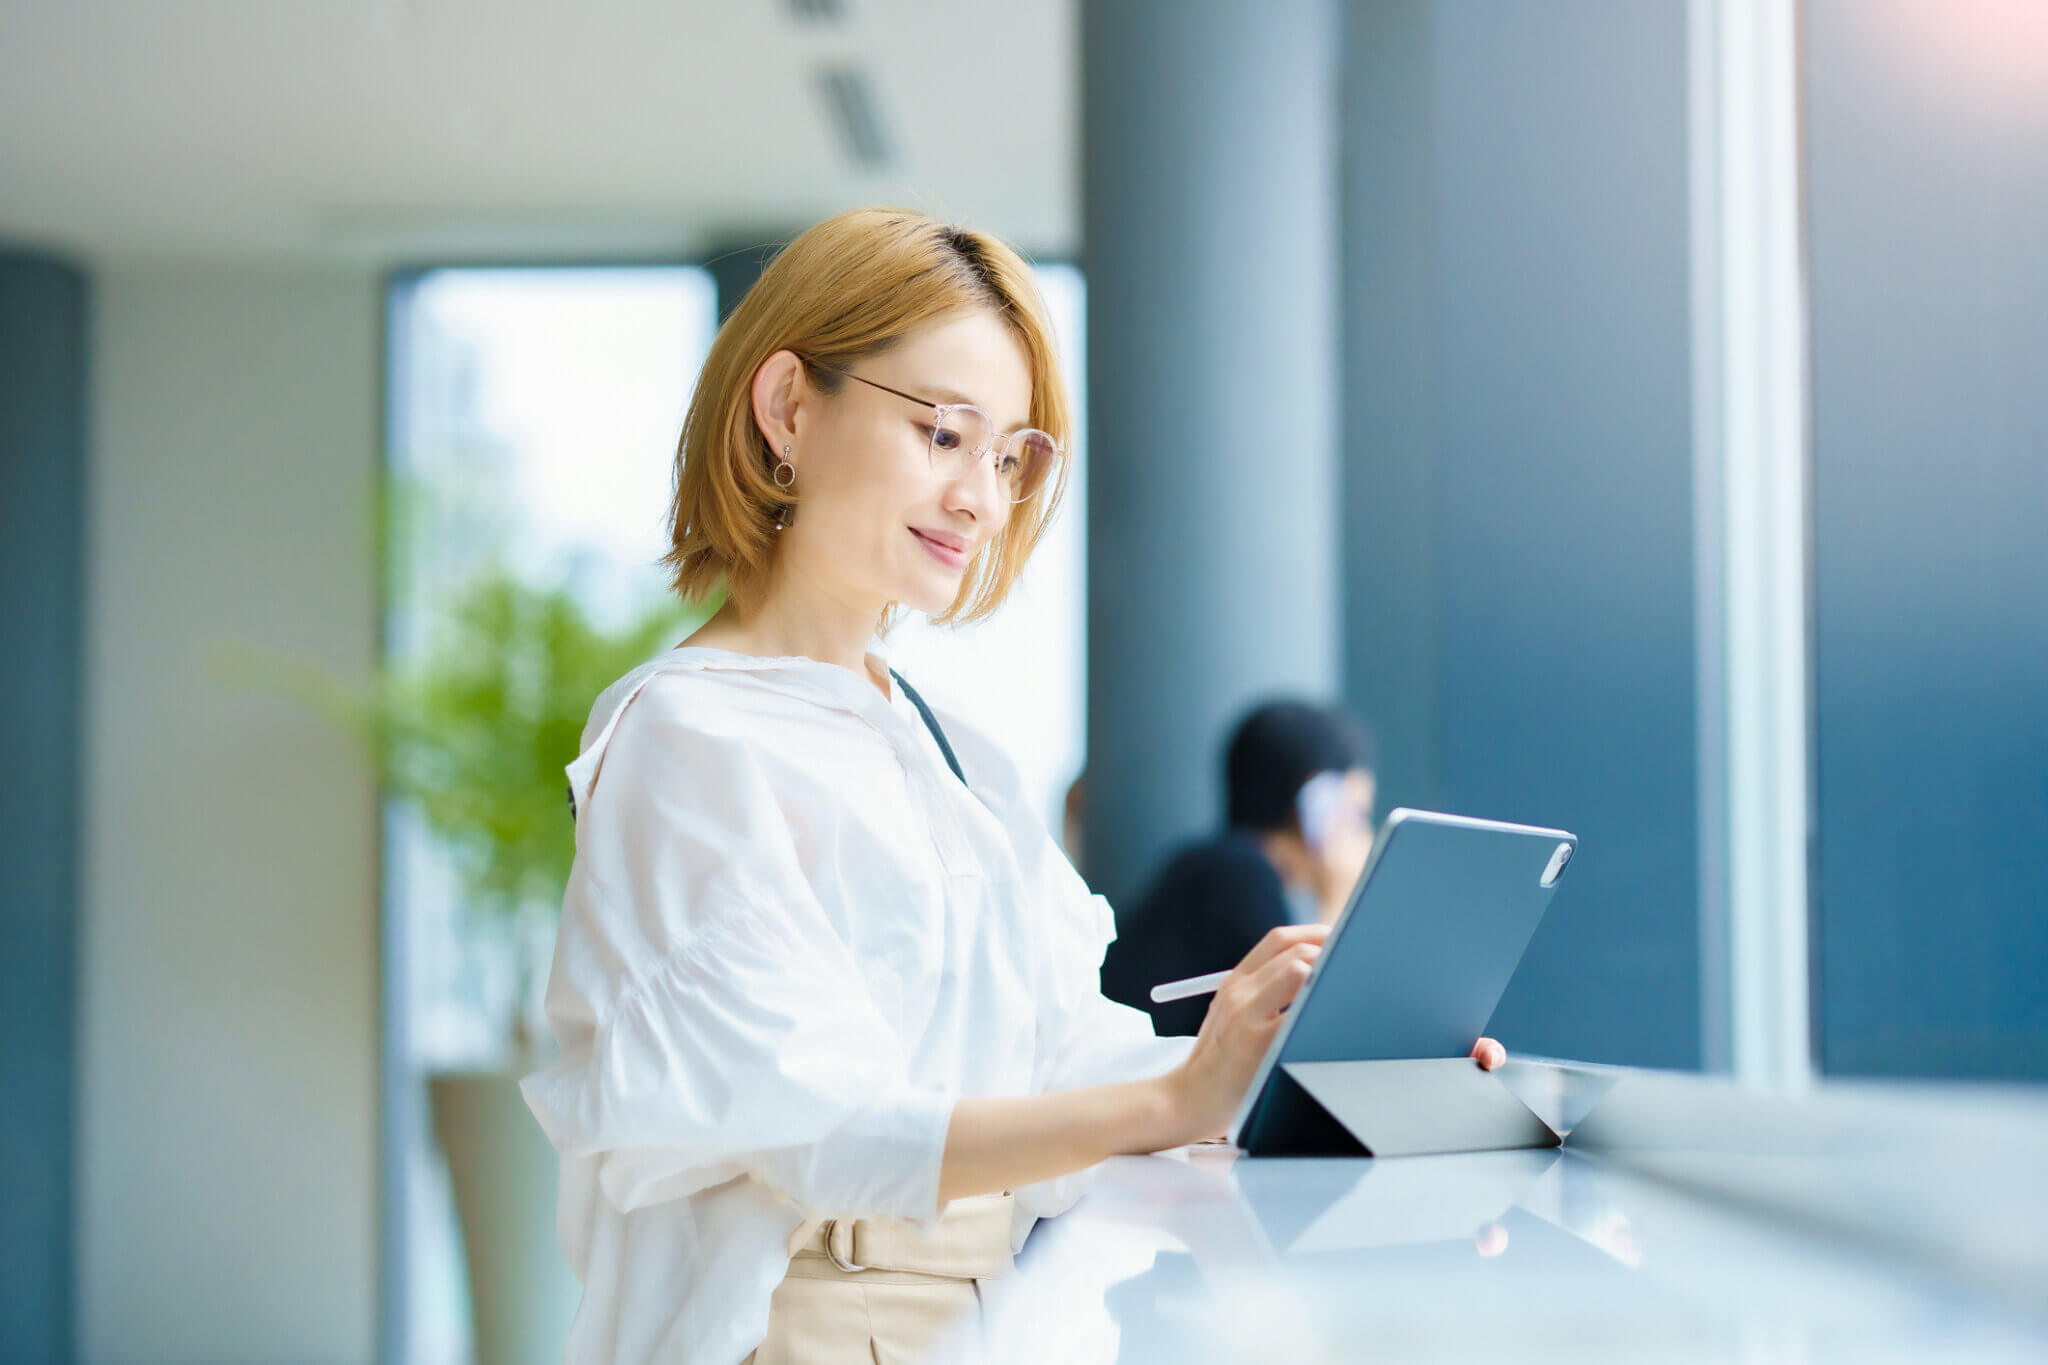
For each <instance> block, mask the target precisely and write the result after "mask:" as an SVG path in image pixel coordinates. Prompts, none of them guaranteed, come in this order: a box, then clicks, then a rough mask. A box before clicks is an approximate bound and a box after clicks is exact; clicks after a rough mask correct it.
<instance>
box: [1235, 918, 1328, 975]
mask: <svg viewBox="0 0 2048 1365" xmlns="http://www.w3.org/2000/svg"><path fill="white" fill-rule="evenodd" d="M1329 936H1330V926H1329V925H1327V924H1283V925H1281V926H1279V927H1278V928H1276V929H1269V930H1267V931H1266V934H1265V936H1264V937H1262V938H1261V939H1260V940H1259V941H1258V942H1257V943H1254V944H1253V945H1252V950H1251V951H1250V952H1248V953H1246V954H1245V955H1244V961H1242V962H1240V963H1238V964H1237V970H1239V971H1241V972H1256V971H1257V970H1258V969H1259V968H1261V967H1263V966H1265V965H1266V964H1267V963H1268V962H1271V961H1272V960H1273V959H1274V958H1276V957H1278V956H1279V955H1280V954H1281V953H1284V952H1286V951H1287V950H1288V949H1289V948H1292V947H1293V946H1294V945H1295V944H1297V943H1313V944H1317V945H1320V944H1321V943H1322V941H1323V940H1324V939H1326V938H1328V937H1329Z"/></svg>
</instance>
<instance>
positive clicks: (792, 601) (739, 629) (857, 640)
mask: <svg viewBox="0 0 2048 1365" xmlns="http://www.w3.org/2000/svg"><path fill="white" fill-rule="evenodd" d="M792 588H793V585H789V584H782V585H778V586H777V587H774V588H771V589H770V591H769V592H768V593H767V594H766V595H765V596H764V597H763V599H762V600H761V601H760V602H759V603H758V604H757V605H756V606H755V609H754V610H753V611H752V612H750V613H745V614H743V613H742V612H741V611H740V609H739V607H738V606H737V605H736V604H735V603H733V602H732V601H731V600H730V599H728V600H727V602H726V603H725V605H724V606H722V607H720V608H719V609H718V610H717V611H716V612H715V613H713V615H712V617H711V619H710V620H709V621H707V622H705V623H704V625H703V626H702V627H701V628H700V629H699V630H698V631H697V632H696V633H695V634H693V635H691V636H690V638H689V639H687V640H685V641H684V642H683V643H684V644H690V645H712V646H715V647H717V648H720V649H730V650H733V651H735V652H737V653H742V654H757V655H763V656H766V657H771V658H791V657H796V658H806V659H816V660H818V661H820V662H821V663H828V664H837V665H839V666H840V667H841V668H845V669H850V670H851V671H853V672H855V673H858V674H859V675H861V676H862V677H864V678H867V679H868V680H869V681H870V682H872V683H874V685H875V687H876V688H877V690H879V691H880V692H881V693H882V695H883V696H888V695H889V683H888V680H887V677H886V675H885V676H883V677H877V676H876V675H875V674H874V672H873V671H872V670H870V669H869V667H868V663H867V656H868V643H869V641H871V640H872V639H873V638H874V634H875V628H876V626H877V624H878V623H879V621H880V619H881V612H880V611H879V610H878V611H876V612H874V613H873V614H872V615H865V616H864V615H863V614H862V613H861V612H860V611H859V610H858V609H852V610H849V609H848V608H846V607H845V606H843V605H840V604H838V603H827V602H823V601H819V600H815V599H812V600H805V595H803V594H800V593H797V592H795V591H792Z"/></svg>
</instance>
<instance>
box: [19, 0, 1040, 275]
mask: <svg viewBox="0 0 2048 1365" xmlns="http://www.w3.org/2000/svg"><path fill="white" fill-rule="evenodd" d="M1073 29H1074V11H1073V0H1013V2H1012V3H1005V4H998V3H977V4H959V3H954V4H948V3H944V0H730V3H723V4H720V3H714V2H713V0H665V2H663V0H579V2H577V3H570V0H0V239H5V240H9V241H12V242H14V243H17V244H24V243H25V244H30V245H36V246H42V247H47V248H53V249H56V250H59V251H62V252H66V253H69V254H71V255H74V256H78V257H81V258H84V259H86V260H118V259H124V258H134V257H147V258H161V257H172V258H177V257H195V258H219V257H228V256H233V257H249V256H256V257H278V258H290V259H341V260H355V261H370V262H382V263H399V262H422V261H426V260H432V259H454V258H489V259H544V258H548V259H561V258H579V257H583V258H587V257H608V256H650V255H653V256H668V255H676V254H691V253H696V252H701V251H704V250H707V249H710V248H713V247H717V246H720V245H725V244H729V243H742V242H750V241H758V240H763V239H766V238H773V237H776V236H782V235H786V234H787V233H789V232H791V231H794V230H796V229H798V228H801V227H803V226H804V225H806V224H808V223H810V222H813V221H815V220H816V219H818V218H820V217H823V216H825V215H826V214H829V213H832V212H834V211H836V210H838V209H841V208H846V207H849V206H852V205H855V204H864V203H902V204H909V205H912V206H915V207H919V208H923V209H926V210H927V211H930V212H933V213H937V214H939V215H941V216H945V217H949V218H955V219H959V220H962V221H966V222H969V223H972V224H974V225H976V226H980V227H985V228H989V229H992V230H994V231H996V232H998V233H1001V234H1003V235H1005V236H1007V237H1009V238H1010V239H1011V240H1013V241H1015V242H1016V243H1017V244H1018V245H1019V246H1021V247H1023V248H1025V249H1026V250H1028V251H1032V252H1034V253H1039V254H1061V253H1067V252H1071V251H1072V250H1073V249H1074V247H1075V243H1076V240H1077V238H1078V224H1079V210H1078V198H1079V191H1078V175H1079V171H1078V162H1077V156H1076V152H1075V136H1074V125H1075V76H1076V61H1075V42H1074V33H1073ZM863 91H864V92H865V93H866V94H867V95H868V96H869V102H868V103H867V104H866V105H865V106H863V105H862V104H861V103H860V101H859V100H858V99H857V98H856V99H855V100H854V101H853V103H852V104H851V105H849V104H847V103H845V99H846V97H847V96H848V95H849V94H851V95H853V96H856V97H857V96H859V95H860V94H861V93H862V92H863ZM991 96H992V98H991ZM977 97H978V98H977ZM863 107H864V108H865V109H866V111H867V113H868V114H869V115H870V116H871V122H872V126H871V127H867V126H864V124H863V120H862V118H861V111H862V109H863ZM849 109H850V110H851V111H852V115H851V117H850V118H849V116H848V110H849ZM863 149H865V152H866V154H867V155H868V156H869V157H874V156H876V155H879V164H872V163H871V162H869V161H864V160H863V159H862V156H863Z"/></svg>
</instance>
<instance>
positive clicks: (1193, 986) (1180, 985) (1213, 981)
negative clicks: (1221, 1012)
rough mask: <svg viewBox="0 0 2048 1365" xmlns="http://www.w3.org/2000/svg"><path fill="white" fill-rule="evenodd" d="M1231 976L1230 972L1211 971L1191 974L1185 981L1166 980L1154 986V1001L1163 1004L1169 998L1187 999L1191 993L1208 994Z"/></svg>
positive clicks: (1156, 1003)
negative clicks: (1202, 973)
mask: <svg viewBox="0 0 2048 1365" xmlns="http://www.w3.org/2000/svg"><path fill="white" fill-rule="evenodd" d="M1229 976H1230V973H1229V972H1211V973H1209V974H1208V975H1207V976H1191V977H1189V978H1187V979H1186V980H1185V981H1167V982H1164V983H1162V984H1160V985H1157V986H1154V987H1153V988H1152V1003H1153V1004H1155V1005H1163V1004H1165V1003H1166V1002H1167V1001H1169V1000H1185V999H1187V998H1188V997H1189V996H1191V995H1207V994H1208V993H1209V992H1210V991H1213V990H1215V989H1216V988H1217V987H1218V986H1220V985H1222V984H1223V983H1224V981H1225V980H1227V979H1228V978H1229Z"/></svg>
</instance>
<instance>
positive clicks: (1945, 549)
mask: <svg viewBox="0 0 2048 1365" xmlns="http://www.w3.org/2000/svg"><path fill="white" fill-rule="evenodd" d="M1806 15H1807V32H1806V40H1807V69H1808V76H1807V101H1808V139H1809V141H1808V174H1809V180H1808V212H1809V215H1810V218H1809V221H1810V230H1811V271H1812V274H1811V287H1812V307H1813V314H1812V317H1813V441H1814V454H1813V459H1814V491H1815V500H1814V511H1815V516H1814V563H1815V633H1816V657H1815V692H1816V709H1815V719H1816V749H1817V759H1818V762H1817V784H1818V786H1817V795H1818V816H1819V819H1818V835H1819V838H1818V858H1817V860H1816V870H1817V873H1818V877H1817V882H1816V886H1815V907H1816V926H1815V927H1816V936H1817V949H1818V951H1817V953H1816V968H1817V971H1816V978H1817V980H1816V987H1817V1000H1816V1017H1817V1020H1818V1023H1819V1026H1820V1044H1821V1046H1820V1055H1821V1059H1822V1065H1823V1067H1824V1069H1826V1070H1827V1071H1830V1072H1836V1073H1843V1074H1859V1075H1897V1076H2003V1077H2013V1078H2017V1077H2030V1078H2034V1079H2048V97H2044V95H2043V91H2042V86H2041V84H2040V73H2041V64H2040V61H2041V58H2042V57H2043V56H2048V53H2044V52H2043V51H2042V49H2041V45H2040V43H2039V42H2038V41H2035V42H2034V43H2033V45H2032V47H2031V48H2029V49H2026V50H2025V51H2022V52H2015V51H2009V50H2007V44H2009V43H2011V42H2014V41H2016V40H2022V39H2024V37H2025V35H2024V34H2021V33H2011V32H2008V31H2006V30H2007V24H2006V22H2005V21H2010V20H2012V19H2014V17H2015V15H2014V11H2013V10H2012V8H2011V7H2010V6H2008V5H2003V4H1986V3H1981V0H1904V2H1903V3H1891V4H1887V5H1883V6H1873V5H1870V4H1867V3H1865V0H1811V2H1810V3H1809V4H1808V5H1807V6H1806Z"/></svg>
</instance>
